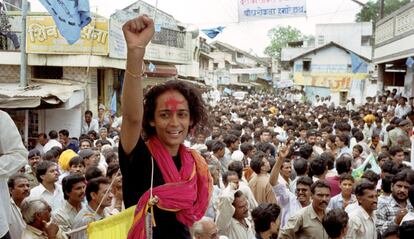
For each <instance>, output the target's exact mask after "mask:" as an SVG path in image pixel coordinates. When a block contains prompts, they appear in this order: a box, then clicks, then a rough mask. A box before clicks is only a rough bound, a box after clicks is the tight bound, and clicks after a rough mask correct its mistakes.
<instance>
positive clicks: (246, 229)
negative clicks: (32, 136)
mask: <svg viewBox="0 0 414 239" xmlns="http://www.w3.org/2000/svg"><path fill="white" fill-rule="evenodd" d="M153 27H154V26H153V22H152V20H151V19H149V18H147V17H145V16H144V17H140V18H137V19H133V20H131V21H129V22H127V23H126V25H125V26H124V29H123V30H124V35H125V37H126V40H127V43H128V46H129V47H128V51H129V53H128V61H127V74H126V80H125V82H124V89H125V91H124V93H123V96H122V97H123V99H122V104H123V105H122V107H123V108H122V110H123V117H122V118H119V119H116V120H111V119H110V117H107V116H106V115H105V108H104V107H101V106H100V107H99V111H100V113H99V116H98V117H97V118H94V117H93V114H92V112H91V111H86V112H85V114H84V122H83V126H82V134H81V135H80V137H78V138H74V137H71V136H70V132H68V130H66V129H56V130H52V131H50V132H48V134H45V133H42V134H39V137H38V139H39V140H38V142H39V143H38V145H37V146H36V148H34V149H31V150H30V151H28V152H27V151H26V149H25V148H24V146H23V144H22V142H21V137H20V135H19V134H18V131H17V129H16V127H15V126H14V123H13V122H12V120H11V119H10V117H9V116H8V115H7V114H6V113H5V112H3V111H0V130H1V131H2V133H1V138H0V176H1V177H0V180H2V181H0V192H1V194H0V197H1V200H2V203H1V205H2V207H3V209H4V210H3V209H2V210H0V238H12V239H20V238H22V239H29V238H34V239H37V238H74V239H78V238H79V239H80V238H87V237H88V235H87V233H86V230H85V226H87V225H88V224H89V223H91V222H95V221H99V220H101V219H103V218H106V217H110V216H112V215H115V214H118V213H120V212H122V211H124V210H125V209H126V208H129V207H131V206H135V205H136V213H135V218H134V224H133V225H132V227H131V230H130V232H129V235H128V238H150V237H152V238H157V239H159V238H196V239H204V238H226V237H227V238H230V239H254V238H256V239H259V238H260V239H269V238H280V239H285V238H315V239H322V238H364V239H365V238H369V239H373V238H387V239H390V238H402V239H404V238H411V237H410V233H412V232H413V231H414V210H413V205H414V171H413V167H414V162H413V161H414V158H413V157H412V156H411V153H412V150H411V147H412V142H411V137H412V133H413V122H414V111H413V109H414V108H412V106H413V101H412V100H413V99H412V98H410V99H409V100H407V99H406V98H404V97H402V96H401V95H399V94H397V92H396V91H392V92H390V91H385V92H384V94H383V95H380V96H379V97H369V98H367V102H366V103H364V104H361V105H356V103H355V101H354V100H350V102H349V103H348V104H347V105H346V106H335V105H334V104H332V103H331V101H330V99H329V98H328V101H326V99H325V100H324V101H322V103H321V102H320V100H318V99H315V100H314V101H313V102H305V101H304V97H301V96H300V95H301V92H300V91H297V90H285V91H283V92H280V93H278V94H260V93H257V94H255V93H252V94H250V95H247V96H246V98H245V99H244V100H236V99H234V98H232V97H226V98H223V99H222V100H220V101H218V102H215V103H214V106H212V105H210V106H209V105H207V104H206V103H204V102H203V100H202V97H201V94H200V93H199V91H198V89H195V88H193V87H191V86H190V85H188V84H186V83H183V82H180V81H170V82H167V83H165V84H162V85H158V86H155V87H152V88H150V89H148V90H146V92H145V95H143V93H142V91H143V90H142V86H141V84H139V81H138V80H137V79H136V78H140V73H141V72H140V71H139V69H138V72H136V71H133V72H130V71H131V70H132V69H136V67H135V66H137V65H140V64H142V59H143V54H144V52H143V51H144V50H143V49H145V48H144V47H143V46H145V45H146V44H147V43H148V42H149V40H150V39H151V37H152V35H153V32H154V30H153ZM137 33H139V34H137ZM132 46H135V47H132ZM128 70H129V71H128ZM143 98H145V100H143ZM317 98H319V97H317ZM132 99H137V100H138V101H134V100H132ZM136 102H141V103H138V104H137V103H136ZM16 172H17V173H16ZM6 181H7V186H5V182H6ZM7 188H8V189H7ZM6 192H7V193H6ZM9 198H10V199H9ZM148 212H151V215H149V216H150V217H151V216H152V220H147V218H146V217H144V215H145V216H146V215H147V214H148ZM154 222H155V224H156V225H153V223H154Z"/></svg>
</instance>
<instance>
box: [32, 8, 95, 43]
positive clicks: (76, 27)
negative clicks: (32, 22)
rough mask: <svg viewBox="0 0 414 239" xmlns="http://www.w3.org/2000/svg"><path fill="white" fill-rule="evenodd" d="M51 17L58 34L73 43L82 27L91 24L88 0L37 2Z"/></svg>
mask: <svg viewBox="0 0 414 239" xmlns="http://www.w3.org/2000/svg"><path fill="white" fill-rule="evenodd" d="M39 1H40V3H41V4H42V5H43V6H44V7H45V8H46V10H47V11H48V12H49V13H50V15H52V16H53V19H54V20H55V23H56V26H57V28H58V30H59V32H60V34H61V35H62V36H63V37H64V38H65V39H66V41H67V42H68V43H69V44H73V43H75V42H76V41H77V40H78V39H79V37H80V34H81V30H82V28H83V27H85V26H86V25H88V24H89V23H90V22H91V17H90V12H89V1H88V0H39Z"/></svg>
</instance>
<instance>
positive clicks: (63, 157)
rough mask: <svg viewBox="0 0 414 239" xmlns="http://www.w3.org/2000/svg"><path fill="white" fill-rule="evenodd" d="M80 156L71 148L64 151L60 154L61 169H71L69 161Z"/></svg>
mask: <svg viewBox="0 0 414 239" xmlns="http://www.w3.org/2000/svg"><path fill="white" fill-rule="evenodd" d="M77 156H79V155H78V154H76V153H75V152H74V151H73V150H71V149H67V150H65V151H63V152H62V153H61V154H60V156H59V166H60V168H61V169H63V170H65V171H69V169H70V168H69V161H70V160H71V159H72V158H74V157H77Z"/></svg>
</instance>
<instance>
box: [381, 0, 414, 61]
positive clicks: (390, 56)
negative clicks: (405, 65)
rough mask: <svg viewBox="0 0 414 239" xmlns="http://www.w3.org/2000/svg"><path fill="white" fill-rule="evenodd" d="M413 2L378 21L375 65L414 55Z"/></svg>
mask: <svg viewBox="0 0 414 239" xmlns="http://www.w3.org/2000/svg"><path fill="white" fill-rule="evenodd" d="M413 22H414V2H410V3H408V4H407V5H405V6H403V7H401V8H400V9H398V10H397V11H395V12H393V13H392V14H390V15H388V16H386V17H385V18H383V19H381V20H380V21H378V23H377V24H376V31H375V47H374V62H375V63H376V64H379V63H385V62H389V61H395V60H398V59H403V58H407V57H408V56H412V55H413V54H414V47H413V44H412V43H413V42H414V24H413Z"/></svg>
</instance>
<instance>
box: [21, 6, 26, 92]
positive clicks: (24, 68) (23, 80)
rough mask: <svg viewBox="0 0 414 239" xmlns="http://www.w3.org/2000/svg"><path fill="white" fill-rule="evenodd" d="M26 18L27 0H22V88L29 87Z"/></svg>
mask: <svg viewBox="0 0 414 239" xmlns="http://www.w3.org/2000/svg"><path fill="white" fill-rule="evenodd" d="M26 16H27V0H22V22H21V28H22V31H21V37H20V39H21V40H20V41H21V42H20V87H22V88H25V87H26V86H27V78H26V68H27V55H26Z"/></svg>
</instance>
